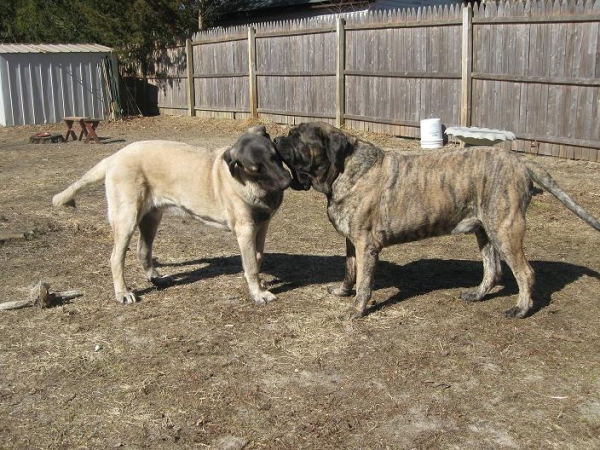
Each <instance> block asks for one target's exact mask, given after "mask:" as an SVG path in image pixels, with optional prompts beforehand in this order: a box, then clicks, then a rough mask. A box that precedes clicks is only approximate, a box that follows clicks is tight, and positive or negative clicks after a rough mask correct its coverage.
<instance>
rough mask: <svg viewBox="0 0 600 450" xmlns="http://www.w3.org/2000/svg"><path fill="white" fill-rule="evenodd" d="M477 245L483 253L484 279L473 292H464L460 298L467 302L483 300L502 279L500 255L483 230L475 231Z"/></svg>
mask: <svg viewBox="0 0 600 450" xmlns="http://www.w3.org/2000/svg"><path fill="white" fill-rule="evenodd" d="M475 236H476V237H477V244H478V245H479V250H480V251H481V257H482V260H483V279H482V280H481V284H479V286H477V288H476V289H475V290H473V291H467V292H462V293H461V294H460V298H461V299H462V300H465V301H467V302H477V301H479V300H481V299H482V298H483V297H484V296H485V295H486V294H487V293H488V292H490V290H491V289H492V288H493V287H494V286H496V284H498V282H499V281H500V278H501V277H502V262H501V260H500V254H499V253H498V251H497V250H496V249H495V248H494V246H493V244H492V242H491V241H490V239H489V238H488V235H487V233H486V232H485V230H484V229H483V228H481V227H480V228H478V229H476V230H475Z"/></svg>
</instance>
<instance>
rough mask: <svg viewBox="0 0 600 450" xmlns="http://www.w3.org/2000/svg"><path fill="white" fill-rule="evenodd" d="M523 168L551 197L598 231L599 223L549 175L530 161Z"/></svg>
mask: <svg viewBox="0 0 600 450" xmlns="http://www.w3.org/2000/svg"><path fill="white" fill-rule="evenodd" d="M525 166H526V167H527V171H528V172H529V175H530V176H531V178H532V179H533V181H535V182H536V183H537V184H539V185H540V186H542V187H543V188H544V189H546V190H547V191H548V192H550V193H551V194H552V195H554V196H555V197H556V198H557V199H559V200H560V201H561V203H562V204H563V205H565V206H566V207H567V208H568V209H569V210H571V211H572V212H573V213H575V214H576V215H577V216H578V217H579V218H581V219H582V220H584V221H585V222H586V223H587V224H589V225H590V226H591V227H593V228H595V229H596V230H598V231H600V221H598V220H597V219H596V218H594V216H592V215H591V214H590V213H589V212H587V211H586V210H585V209H583V208H582V207H581V206H579V205H578V204H577V203H575V201H574V200H573V199H572V198H571V197H569V195H568V194H567V193H566V192H565V191H563V190H562V189H561V188H560V187H559V186H558V184H557V183H556V181H554V179H553V178H552V177H551V176H550V174H549V173H548V172H547V171H546V170H545V169H543V168H542V167H540V166H538V165H537V164H536V163H534V162H531V161H526V162H525Z"/></svg>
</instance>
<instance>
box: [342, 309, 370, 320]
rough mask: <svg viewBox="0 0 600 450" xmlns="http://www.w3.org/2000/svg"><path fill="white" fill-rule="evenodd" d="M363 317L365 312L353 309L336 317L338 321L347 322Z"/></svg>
mask: <svg viewBox="0 0 600 450" xmlns="http://www.w3.org/2000/svg"><path fill="white" fill-rule="evenodd" d="M364 316H365V311H359V310H357V309H354V308H348V309H347V310H346V311H344V312H343V313H342V314H340V315H339V316H338V319H340V320H343V321H347V320H356V319H360V318H361V317H364Z"/></svg>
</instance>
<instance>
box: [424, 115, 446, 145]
mask: <svg viewBox="0 0 600 450" xmlns="http://www.w3.org/2000/svg"><path fill="white" fill-rule="evenodd" d="M443 146H444V136H443V135H442V121H441V119H423V120H421V148H442V147H443Z"/></svg>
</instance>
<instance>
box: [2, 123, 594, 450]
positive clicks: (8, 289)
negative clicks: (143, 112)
mask: <svg viewBox="0 0 600 450" xmlns="http://www.w3.org/2000/svg"><path fill="white" fill-rule="evenodd" d="M247 125H248V123H242V122H235V121H226V120H200V119H195V118H188V117H156V118H139V119H132V120H128V121H124V122H115V123H103V124H102V125H101V126H100V128H99V129H98V132H99V135H100V137H101V138H102V139H103V142H104V144H103V145H94V144H89V145H84V144H83V143H79V142H69V143H67V144H48V145H31V144H28V137H29V136H31V135H33V134H35V133H37V132H39V131H64V130H63V126H62V125H53V126H50V127H42V126H38V127H17V128H5V129H0V233H1V236H3V239H2V244H0V268H1V271H2V279H3V282H2V285H1V287H0V301H11V300H20V299H27V298H28V296H29V294H30V289H31V288H32V287H33V286H34V285H35V284H36V283H37V282H39V281H40V280H44V281H47V282H49V283H50V284H51V286H52V288H53V289H55V290H67V289H79V290H80V291H82V292H83V294H84V295H83V296H82V297H79V298H76V299H73V300H71V301H70V302H65V303H63V304H61V305H58V306H55V307H52V308H47V309H39V308H24V309H20V310H13V311H0V448H2V449H36V448H40V449H41V448H44V449H88V448H89V449H110V448H124V449H148V448H150V449H155V448H156V449H159V448H160V449H164V448H200V449H201V448H215V449H229V450H239V449H578V450H580V449H598V448H600V326H599V323H600V298H599V294H600V283H599V278H600V274H599V272H600V254H599V251H598V250H599V249H600V233H598V232H596V231H594V230H592V229H591V228H590V227H588V226H587V225H586V224H584V223H583V222H582V221H581V220H579V219H578V218H576V217H575V216H574V215H573V214H571V213H570V212H568V211H567V210H566V209H565V208H564V207H562V205H561V204H559V203H558V201H556V200H555V199H554V198H553V197H552V196H551V195H550V194H548V193H544V194H542V195H537V196H536V197H535V198H534V199H533V202H532V205H531V207H530V209H529V214H528V228H529V229H528V235H527V242H526V252H527V254H528V257H529V258H530V260H531V262H532V265H533V267H534V269H535V271H536V273H537V281H538V284H537V288H536V296H537V299H538V301H539V303H540V305H541V307H540V309H539V311H537V312H536V313H535V314H533V316H531V317H529V318H527V319H523V320H518V319H512V320H511V319H505V318H504V316H503V312H504V311H505V310H506V309H508V308H510V307H511V306H513V305H514V303H515V301H516V299H515V294H516V293H517V289H516V285H515V282H514V279H513V277H512V275H510V273H508V274H506V275H505V277H504V280H503V286H502V287H500V288H498V289H496V291H495V292H494V293H493V294H491V295H490V296H489V298H488V299H487V300H486V301H483V302H480V303H474V304H467V303H465V302H462V301H461V300H459V299H458V298H457V297H458V295H459V292H460V291H461V290H462V289H465V288H468V287H471V286H475V285H477V284H478V282H479V279H480V277H481V273H482V269H481V265H480V258H479V254H478V250H477V245H476V242H475V238H474V237H473V236H452V237H444V238H437V239H431V240H427V241H422V242H417V243H411V244H406V245H401V246H396V247H392V248H388V249H386V250H384V252H383V253H382V257H381V262H380V264H379V267H378V272H377V276H376V285H375V291H374V302H375V304H374V306H373V307H372V308H371V310H370V314H369V315H368V316H367V317H365V318H364V319H361V320H357V321H342V320H339V319H338V315H340V313H342V312H343V311H344V310H345V309H346V307H347V306H348V305H349V303H350V300H349V299H339V298H336V297H333V296H331V295H329V294H327V290H326V286H327V285H328V284H331V283H334V282H337V281H339V280H341V278H342V276H343V254H344V250H345V246H344V240H343V238H342V237H340V236H339V235H338V234H337V233H336V232H335V230H334V229H333V228H332V227H331V225H330V224H329V222H328V220H327V217H326V215H325V198H324V197H323V196H322V195H321V194H318V193H316V192H314V191H309V192H291V191H288V192H286V194H285V200H284V203H283V206H282V208H281V210H280V211H279V212H278V214H277V215H276V217H275V219H274V220H273V222H272V226H271V229H270V233H269V235H268V237H267V253H268V254H267V256H266V260H265V264H264V270H263V272H264V276H265V278H266V280H267V281H268V283H269V284H270V285H271V288H272V291H273V292H274V293H275V294H277V296H278V300H277V301H275V302H273V303H271V304H269V305H267V306H265V307H259V306H257V305H255V304H253V302H252V301H250V300H249V298H248V295H247V288H246V285H245V282H244V280H243V278H242V272H241V262H240V257H239V251H238V248H237V244H236V242H235V239H234V237H233V236H232V234H231V233H225V232H222V231H219V230H214V229H211V228H207V227H205V226H204V225H202V224H200V223H197V222H195V221H193V220H191V219H187V218H182V217H180V216H176V215H173V214H169V215H168V216H167V217H166V218H165V220H164V221H163V225H162V226H161V229H160V231H159V234H158V237H157V242H156V247H155V256H156V258H157V261H158V263H159V264H160V266H162V271H163V272H165V273H167V274H172V275H174V276H175V278H176V279H177V283H176V285H175V286H172V287H170V288H167V289H164V290H157V289H155V288H153V287H152V286H151V285H149V283H147V282H146V281H145V279H144V277H143V274H142V271H141V269H140V267H139V265H138V264H137V261H136V260H135V251H130V252H129V254H128V259H127V266H126V276H127V279H128V281H129V283H130V285H131V286H132V287H133V288H134V289H136V290H137V292H138V293H139V294H140V296H141V301H140V302H139V303H137V304H135V305H131V306H121V305H119V304H117V303H116V302H114V301H113V292H112V281H111V275H110V269H109V266H108V260H109V255H110V251H111V246H112V244H111V236H110V229H109V226H108V224H107V221H106V203H105V199H104V192H103V187H102V185H98V186H95V187H94V188H91V189H89V190H87V191H85V192H84V193H83V194H82V195H81V196H80V197H79V199H78V207H77V208H76V209H71V208H59V209H53V208H52V207H51V205H50V199H51V197H52V195H53V194H55V193H57V192H59V191H60V190H62V189H64V188H65V187H66V186H67V185H69V184H70V183H71V182H73V181H75V180H76V179H77V178H79V177H80V176H81V175H82V174H83V173H84V172H85V171H86V170H87V169H89V168H90V167H91V166H92V165H93V164H95V163H96V162H97V161H99V160H100V159H101V158H103V157H105V156H107V155H110V154H112V153H113V152H115V151H116V150H118V149H119V148H121V147H123V146H124V145H126V144H127V143H130V142H133V141H136V140H141V139H149V138H150V139H154V138H160V139H173V140H182V141H185V142H189V143H192V144H200V145H205V146H210V147H216V146H224V145H227V144H231V143H233V142H234V141H235V139H236V137H237V136H238V135H239V134H240V132H241V131H243V130H244V129H245V127H246V126H247ZM268 130H269V131H270V132H271V134H272V136H276V135H278V134H279V133H282V132H283V131H284V130H283V129H282V128H280V127H278V126H276V125H272V124H269V125H268ZM366 137H367V138H368V139H370V140H374V141H376V142H377V143H378V144H380V145H381V146H382V147H384V148H389V149H398V150H405V151H419V150H418V145H417V143H415V142H414V141H404V140H401V139H397V138H394V137H389V136H381V135H379V136H378V135H369V136H366ZM535 159H536V160H537V161H539V162H540V163H541V164H542V165H543V166H544V167H546V168H547V169H548V170H549V171H550V172H551V173H552V174H553V175H554V177H555V178H556V179H557V180H558V182H559V183H560V184H561V185H562V186H563V187H564V188H566V190H567V191H568V192H570V193H571V194H572V195H573V197H574V198H575V199H576V200H577V201H579V202H580V203H581V204H583V205H584V206H585V207H586V208H587V209H588V210H589V211H591V212H592V213H593V214H594V215H595V216H596V217H599V216H600V170H599V169H600V165H599V164H596V163H585V162H574V161H567V160H560V159H553V158H546V157H537V158H535ZM15 235H16V237H18V236H19V235H22V236H24V238H22V239H15V238H12V239H7V238H6V237H7V236H8V237H10V236H13V237H15ZM131 250H135V241H134V242H133V243H132V248H131Z"/></svg>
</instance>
